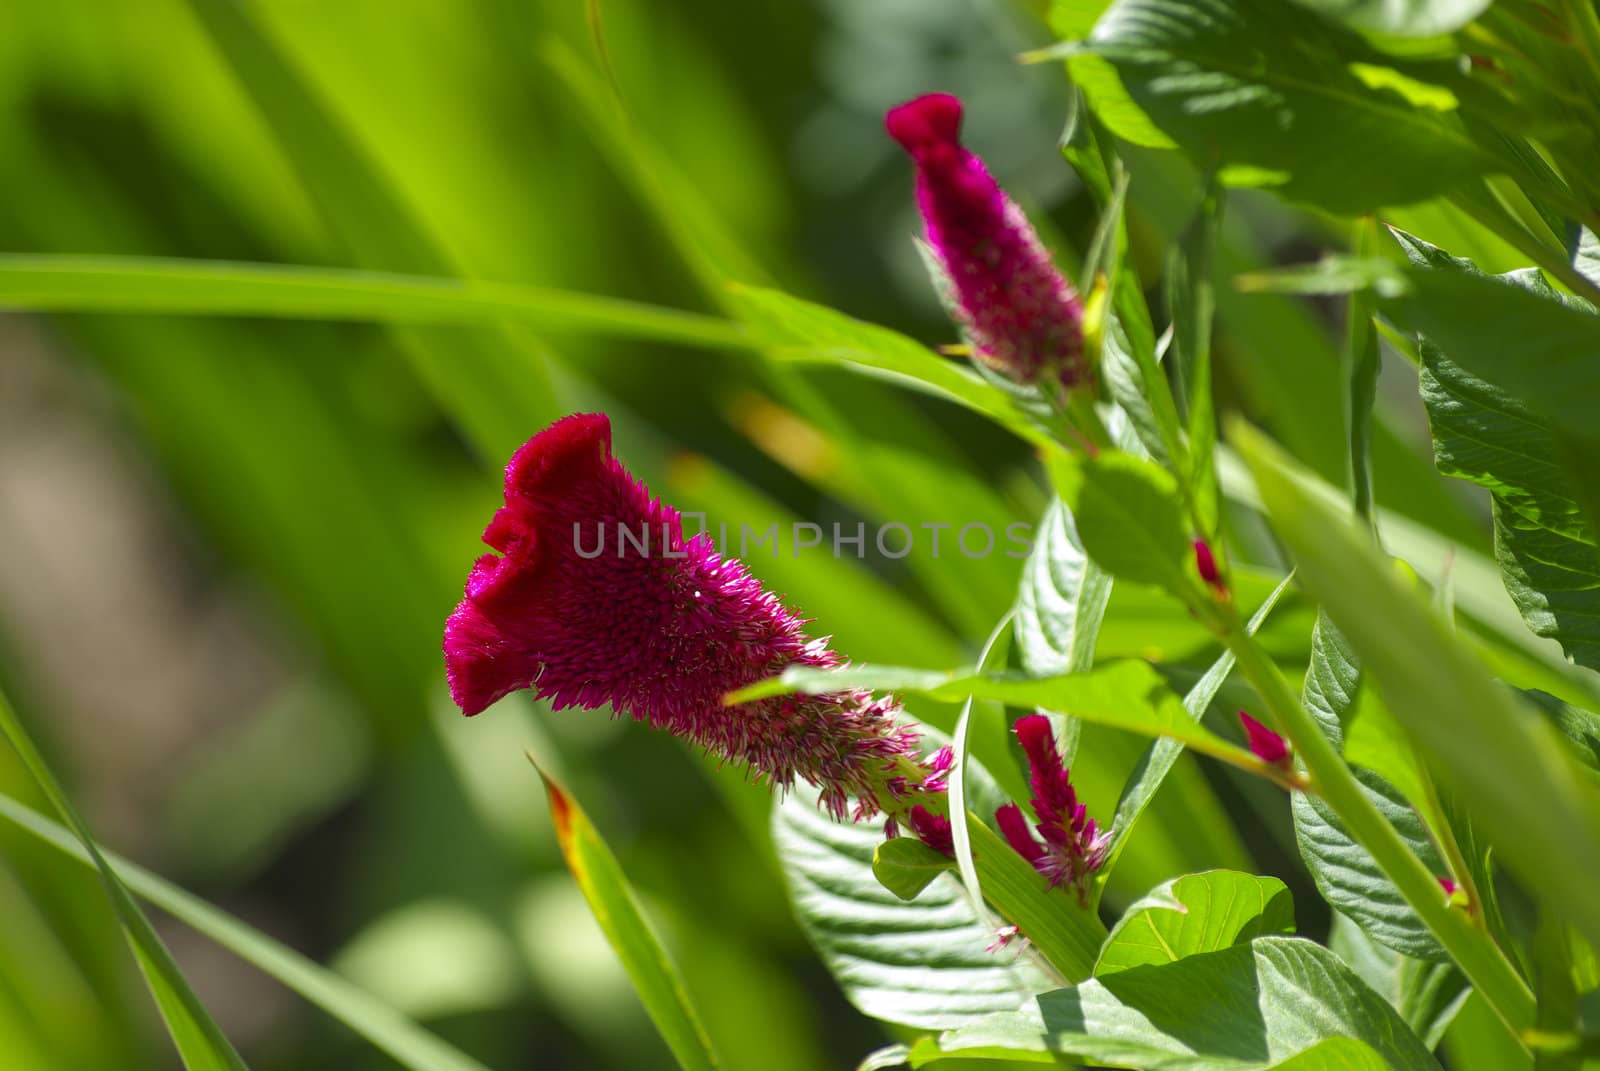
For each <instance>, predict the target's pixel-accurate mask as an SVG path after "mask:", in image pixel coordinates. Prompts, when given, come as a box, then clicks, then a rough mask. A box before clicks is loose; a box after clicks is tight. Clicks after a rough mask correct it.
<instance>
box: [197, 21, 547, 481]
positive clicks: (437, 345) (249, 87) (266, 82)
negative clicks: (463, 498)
mask: <svg viewBox="0 0 1600 1071" xmlns="http://www.w3.org/2000/svg"><path fill="white" fill-rule="evenodd" d="M187 6H188V8H189V10H190V11H191V12H192V13H193V15H194V17H195V19H196V21H197V22H198V23H199V24H200V25H201V27H202V28H203V29H204V30H205V32H206V33H207V34H208V35H209V37H210V38H211V41H212V43H213V44H214V45H215V46H216V48H217V50H218V51H219V52H220V53H221V54H222V56H223V57H224V58H225V59H226V60H227V62H228V63H229V65H230V66H231V67H232V68H233V71H234V74H235V75H236V76H237V77H238V79H239V83H240V85H241V86H242V87H243V89H244V90H245V92H246V93H247V94H248V95H249V96H250V98H251V99H252V100H253V101H254V102H255V104H256V107H257V108H258V109H259V110H260V112H261V115H262V118H263V119H265V120H266V123H267V125H268V126H269V127H270V128H271V129H272V131H273V134H274V135H275V136H276V138H277V141H278V143H279V146H280V147H281V148H282V150H283V152H284V155H285V156H286V157H287V158H288V160H289V162H290V164H291V165H292V166H293V167H294V169H295V171H296V172H297V173H298V174H299V176H300V180H301V182H302V183H303V184H304V185H305V187H306V190H307V192H308V193H310V195H311V198H312V200H313V201H314V202H315V203H316V204H317V206H318V208H319V209H320V212H321V215H322V217H323V220H324V222H325V223H326V224H327V226H328V229H329V231H330V233H332V234H333V235H334V236H335V237H336V238H337V239H338V240H339V242H340V243H341V244H342V245H343V246H344V247H345V248H346V249H347V250H348V252H349V254H350V255H351V256H352V257H354V259H355V260H356V261H357V262H358V263H360V264H362V265H364V266H367V267H372V268H380V269H384V270H387V271H407V272H417V273H420V274H427V275H444V276H450V275H459V274H463V273H462V272H460V271H458V270H456V269H457V265H455V264H453V263H452V262H451V259H450V257H449V256H448V255H447V254H446V253H445V252H444V250H443V246H442V244H441V243H440V242H439V241H438V239H437V238H436V237H435V236H434V235H432V234H430V233H428V231H427V229H426V228H425V226H424V225H423V224H422V223H421V221H420V220H418V219H417V217H416V215H415V214H414V213H413V212H412V211H411V210H410V208H409V207H408V206H407V205H406V203H405V201H404V200H403V199H402V197H401V196H400V195H399V194H398V193H397V192H396V191H395V190H394V189H393V187H392V185H391V183H390V182H389V181H388V179H387V178H386V177H385V176H384V175H383V174H382V172H381V171H380V170H379V169H378V167H377V166H376V165H375V164H374V163H373V161H372V160H371V159H370V158H369V157H368V155H367V154H366V153H365V152H363V151H362V149H361V148H360V146H359V145H358V144H357V142H356V141H355V139H354V138H352V137H351V136H350V133H349V132H348V131H347V130H346V129H345V128H344V126H343V124H342V123H341V122H340V121H339V119H338V118H337V117H336V116H335V115H334V114H333V112H332V110H331V109H330V108H328V107H327V106H326V104H325V103H324V102H323V101H322V100H321V99H320V98H319V97H318V95H317V93H316V91H315V90H314V89H313V88H312V87H311V86H310V85H309V84H308V82H307V81H306V80H305V79H304V78H303V77H302V76H301V74H300V72H299V71H297V70H296V69H295V67H294V65H293V63H292V61H291V59H290V57H289V56H287V55H285V54H284V52H283V51H282V50H281V49H280V47H279V45H278V43H277V42H276V41H274V40H273V39H272V37H271V35H270V34H269V33H268V31H267V30H266V29H265V27H263V26H262V24H261V22H260V20H259V17H258V16H257V15H256V13H255V12H253V11H252V10H251V8H250V6H249V5H246V4H240V3H236V2H234V0H187ZM399 337H400V339H401V341H402V342H404V343H405V344H406V345H405V350H406V352H407V353H408V355H409V356H410V357H411V359H412V361H413V363H414V364H415V366H416V369H417V372H418V375H419V376H420V377H421V379H422V381H423V382H424V383H426V384H427V385H428V388H429V390H431V391H432V392H433V393H434V395H435V396H436V397H437V398H438V399H439V402H440V404H441V405H443V406H444V408H445V409H446V410H448V411H449V413H450V414H451V416H452V417H454V418H455V419H456V420H458V421H459V422H460V423H461V425H462V427H463V428H465V429H467V430H468V432H469V433H470V434H471V436H472V438H473V440H474V442H475V444H476V445H477V447H478V448H479V450H480V452H481V453H482V454H483V456H484V457H485V458H488V459H492V460H493V461H495V462H496V463H498V462H499V460H500V459H501V458H503V457H505V456H506V455H508V454H509V453H510V452H511V450H512V449H513V448H514V447H515V446H517V444H519V443H521V442H522V441H523V440H524V439H526V438H527V437H528V432H529V430H530V429H531V428H535V427H539V426H540V425H543V424H546V423H549V422H550V421H551V420H553V419H554V418H555V417H556V416H558V415H559V412H558V410H559V404H558V400H557V399H556V397H555V393H554V389H553V387H552V386H551V384H550V382H549V378H548V370H547V368H546V367H545V359H544V358H545V355H544V354H543V352H542V351H538V350H533V349H530V347H529V346H528V345H527V344H526V342H525V340H524V339H523V338H521V337H520V336H517V335H513V334H512V333H510V332H508V331H504V330H501V331H497V332H495V333H494V334H491V335H480V334H474V333H464V332H459V331H452V330H449V329H445V328H437V327H411V328H407V329H405V330H403V331H401V332H400V334H399ZM463 369H466V370H468V372H469V373H470V374H463Z"/></svg>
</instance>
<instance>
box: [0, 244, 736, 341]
mask: <svg viewBox="0 0 1600 1071" xmlns="http://www.w3.org/2000/svg"><path fill="white" fill-rule="evenodd" d="M0 306H6V307H8V308H14V309H34V310H39V311H50V312H141V313H153V314H161V315H179V316H270V317H285V318H291V319H310V320H373V321H377V322H380V323H467V324H471V323H476V324H493V323H495V322H498V321H505V320H521V321H526V322H528V323H530V324H534V325H536V326H539V327H546V328H556V329H564V330H572V331H589V332H595V333H599V334H614V335H620V336H622V337H625V338H646V339H653V340H656V341H664V342H681V343H688V344H692V345H701V346H719V347H725V346H733V347H739V346H748V345H749V340H748V339H747V338H746V337H745V336H744V333H743V332H742V331H740V330H739V327H738V325H737V324H733V323H729V322H727V321H724V320H717V319H715V318H713V317H709V316H701V315H698V314H696V313H691V312H681V311H679V310H677V309H666V308H659V307H656V306H651V305H643V304H639V303H637V302H631V301H622V300H619V299H617V298H610V297H603V296H599V295H595V294H579V293H574V292H571V291H566V290H552V289H549V288H546V287H536V286H520V285H508V284H504V283H486V282H478V281H474V280H466V279H450V278H442V277H439V276H429V275H398V274H394V273H391V272H375V271H350V270H347V269H338V268H314V267H303V266H300V265H288V264H247V263H240V262H236V261H220V260H180V259H173V258H166V257H84V256H63V255H55V254H28V253H8V254H3V255H0Z"/></svg>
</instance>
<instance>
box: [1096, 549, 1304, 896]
mask: <svg viewBox="0 0 1600 1071" xmlns="http://www.w3.org/2000/svg"><path fill="white" fill-rule="evenodd" d="M1290 579H1291V578H1290V577H1287V576H1286V577H1284V578H1283V579H1282V580H1281V581H1279V583H1278V586H1277V587H1275V588H1273V589H1272V593H1271V594H1270V595H1268V596H1267V597H1266V599H1264V600H1263V601H1262V603H1261V605H1260V606H1259V607H1257V608H1256V612H1255V613H1254V614H1251V615H1250V620H1249V622H1248V623H1247V624H1246V625H1245V631H1246V632H1247V633H1249V634H1250V635H1252V636H1253V635H1255V634H1256V630H1258V629H1259V628H1260V627H1261V624H1262V622H1264V621H1265V620H1266V619H1267V615H1268V614H1270V613H1271V612H1272V608H1273V607H1274V606H1276V605H1277V604H1278V599H1279V598H1280V597H1282V595H1283V593H1284V592H1285V591H1286V590H1288V587H1289V580H1290ZM1233 665H1234V657H1233V652H1232V651H1223V652H1222V654H1220V655H1218V656H1217V660H1216V661H1215V662H1213V663H1212V664H1211V667H1210V668H1209V669H1207V670H1206V671H1205V673H1204V674H1202V675H1201V677H1200V679H1199V680H1197V681H1195V683H1194V686H1193V687H1192V688H1190V689H1189V691H1188V692H1187V693H1186V694H1185V695H1184V697H1183V709H1184V710H1185V711H1186V712H1187V713H1188V715H1189V717H1191V718H1193V719H1194V720H1195V721H1196V722H1198V721H1200V719H1201V718H1204V717H1205V714H1206V711H1207V710H1208V709H1209V708H1210V707H1211V701H1212V700H1213V699H1215V698H1216V697H1217V693H1218V692H1219V691H1221V690H1222V685H1223V683H1224V682H1225V681H1227V679H1228V674H1229V673H1231V672H1233ZM1182 754H1183V744H1182V742H1181V741H1178V740H1175V739H1172V738H1170V737H1162V738H1161V739H1159V740H1156V741H1155V742H1154V743H1152V744H1151V745H1150V747H1149V749H1148V750H1146V751H1145V754H1144V757H1143V758H1142V759H1141V760H1140V762H1139V765H1138V766H1136V767H1134V771H1133V774H1132V775H1131V776H1130V777H1129V778H1128V783H1127V784H1126V785H1124V786H1123V788H1122V796H1121V798H1120V799H1118V800H1117V813H1116V816H1115V818H1113V819H1112V822H1111V828H1110V836H1111V848H1110V851H1109V852H1108V854H1107V856H1106V860H1107V861H1106V867H1107V869H1110V868H1111V867H1113V866H1115V865H1116V860H1117V856H1118V855H1119V854H1121V852H1122V849H1123V848H1124V847H1126V845H1127V840H1128V835H1129V834H1130V833H1132V832H1133V828H1134V825H1135V823H1137V822H1138V820H1139V816H1140V815H1142V814H1143V813H1144V811H1145V808H1146V807H1148V806H1149V805H1150V801H1151V800H1153V799H1155V795H1156V791H1157V790H1158V789H1159V788H1160V787H1161V783H1162V782H1163V781H1165V780H1166V778H1167V774H1169V773H1170V772H1171V771H1172V768H1173V766H1174V765H1176V764H1177V761H1178V757H1179V756H1180V755H1182Z"/></svg>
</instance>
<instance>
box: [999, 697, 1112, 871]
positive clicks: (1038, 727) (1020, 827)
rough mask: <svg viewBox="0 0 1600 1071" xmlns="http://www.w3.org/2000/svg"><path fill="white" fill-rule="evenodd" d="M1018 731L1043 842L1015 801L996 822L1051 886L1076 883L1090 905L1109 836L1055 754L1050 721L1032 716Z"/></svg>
mask: <svg viewBox="0 0 1600 1071" xmlns="http://www.w3.org/2000/svg"><path fill="white" fill-rule="evenodd" d="M1014 731H1015V732H1016V734H1017V739H1018V740H1019V741H1021V742H1022V750H1023V751H1024V752H1025V753H1026V754H1027V756H1028V774H1029V784H1030V785H1031V786H1032V788H1033V796H1034V798H1033V813H1034V814H1035V815H1037V816H1038V818H1039V821H1038V823H1037V824H1036V825H1035V826H1034V827H1033V828H1034V830H1037V831H1038V833H1039V836H1040V837H1042V838H1043V839H1044V843H1042V844H1041V843H1040V842H1039V841H1037V840H1035V839H1034V836H1033V831H1032V830H1029V828H1028V822H1027V819H1026V818H1024V817H1023V814H1022V808H1020V807H1018V806H1017V805H1016V804H1014V803H1008V804H1006V805H1005V806H1004V807H1001V808H1000V809H999V810H997V811H996V812H995V821H996V822H997V823H998V824H999V826H1000V832H1001V833H1002V834H1004V836H1005V838H1006V841H1007V842H1008V843H1009V844H1010V845H1011V847H1012V848H1013V849H1014V850H1015V851H1016V853H1017V854H1018V855H1020V856H1022V858H1024V859H1026V860H1027V861H1028V862H1029V863H1031V864H1033V868H1034V869H1035V870H1037V871H1038V872H1039V873H1041V874H1043V875H1044V876H1045V877H1046V878H1047V879H1049V882H1050V885H1051V887H1052V888H1054V887H1055V886H1057V885H1071V886H1073V887H1074V888H1076V889H1077V891H1078V899H1079V900H1080V901H1081V902H1084V903H1087V902H1088V898H1089V877H1090V875H1092V874H1093V873H1094V872H1095V871H1096V870H1098V869H1100V866H1101V865H1102V864H1103V863H1104V862H1105V861H1106V853H1107V852H1109V851H1110V848H1111V842H1110V837H1109V836H1108V835H1107V834H1105V833H1102V832H1100V830H1099V829H1098V827H1097V826H1096V824H1095V820H1094V819H1093V818H1090V817H1088V814H1087V808H1086V807H1085V806H1084V805H1083V804H1081V803H1079V802H1078V796H1077V793H1075V792H1074V791H1073V790H1072V780H1071V775H1070V772H1069V771H1068V770H1067V769H1066V767H1065V766H1064V765H1063V764H1062V761H1061V752H1060V751H1058V750H1056V741H1055V736H1054V734H1053V733H1051V731H1050V719H1049V718H1047V717H1045V716H1044V715H1042V714H1029V715H1027V716H1026V717H1022V718H1018V719H1017V723H1016V725H1015V726H1014Z"/></svg>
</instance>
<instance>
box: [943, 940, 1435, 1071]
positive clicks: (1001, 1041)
mask: <svg viewBox="0 0 1600 1071" xmlns="http://www.w3.org/2000/svg"><path fill="white" fill-rule="evenodd" d="M1333 1039H1343V1041H1342V1043H1340V1044H1337V1045H1332V1046H1331V1047H1320V1046H1324V1045H1325V1044H1326V1043H1328V1042H1330V1041H1331V1040H1333ZM1354 1042H1360V1043H1361V1044H1360V1045H1359V1046H1357V1047H1355V1048H1352V1047H1351V1045H1352V1043H1354ZM920 1048H921V1049H922V1051H924V1052H928V1051H930V1050H932V1051H937V1052H939V1053H945V1054H957V1055H962V1056H973V1055H993V1056H1000V1055H1002V1054H1004V1053H1008V1052H1026V1051H1033V1052H1049V1053H1055V1054H1062V1055H1067V1056H1069V1057H1072V1058H1075V1059H1077V1060H1079V1061H1082V1062H1089V1063H1101V1064H1111V1065H1115V1066H1123V1067H1139V1068H1145V1069H1149V1071H1265V1069H1267V1068H1279V1067H1285V1066H1287V1067H1293V1068H1295V1069H1296V1071H1312V1069H1313V1068H1315V1069H1319V1071H1335V1069H1338V1071H1348V1069H1349V1068H1351V1067H1357V1068H1362V1069H1366V1068H1372V1069H1374V1071H1376V1069H1378V1068H1385V1069H1387V1071H1437V1069H1438V1066H1439V1065H1438V1064H1437V1063H1436V1062H1435V1061H1434V1059H1433V1057H1432V1056H1430V1055H1429V1054H1428V1050H1427V1049H1426V1048H1425V1047H1423V1044H1422V1042H1421V1041H1420V1040H1418V1038H1417V1036H1416V1035H1415V1034H1413V1033H1412V1032H1411V1029H1410V1028H1409V1027H1407V1026H1406V1024H1405V1023H1404V1022H1403V1021H1402V1020H1401V1019H1400V1016H1399V1015H1398V1014H1397V1013H1396V1012H1395V1010H1394V1009H1393V1008H1391V1007H1390V1006H1389V1005H1388V1004H1387V1003H1386V1002H1385V1001H1384V1000H1383V998H1382V997H1380V996H1378V995H1377V994H1376V993H1374V992H1373V991H1372V990H1371V989H1369V988H1368V987H1367V986H1366V985H1365V984H1364V983H1363V982H1362V981H1361V980H1360V979H1359V978H1357V977H1356V976H1355V975H1354V974H1353V973H1352V972H1351V971H1350V969H1349V968H1348V967H1346V966H1345V965H1344V964H1343V963H1341V962H1340V961H1339V958H1338V957H1337V956H1335V955H1334V954H1333V953H1331V952H1329V951H1328V950H1327V949H1325V948H1322V947H1321V946H1319V945H1315V944H1313V943H1311V942H1310V941H1304V940H1299V939H1296V938H1289V937H1261V938H1257V939H1256V940H1255V941H1252V942H1251V943H1249V944H1245V945H1234V946H1233V947H1231V948H1226V949H1223V950H1221V951H1218V952H1211V953H1207V954H1204V955H1196V956H1189V957H1187V958H1184V959H1180V960H1178V961H1176V962H1174V963H1168V964H1164V965H1161V966H1150V967H1139V968H1135V969H1133V970H1126V971H1118V972H1116V973H1114V974H1109V975H1106V976H1105V977H1102V978H1096V979H1094V980H1093V981H1090V982H1085V983H1083V984H1081V985H1078V986H1075V987H1073V988H1071V989H1061V990H1056V991H1055V992H1052V993H1046V994H1044V995H1043V996H1041V997H1039V998H1037V1000H1036V1001H1035V1002H1034V1004H1033V1005H1032V1006H1030V1007H1027V1008H1024V1009H1023V1010H1022V1011H1020V1012H1017V1013H1014V1014H1011V1015H995V1016H990V1017H988V1018H986V1019H985V1020H983V1021H982V1022H980V1023H976V1024H974V1025H972V1026H969V1027H966V1028H963V1029H960V1030H956V1031H954V1032H952V1033H949V1034H945V1035H943V1036H941V1037H940V1038H939V1039H938V1040H937V1042H936V1048H935V1045H922V1046H920ZM1362 1048H1366V1049H1369V1050H1370V1051H1371V1052H1372V1053H1374V1054H1375V1057H1374V1056H1369V1055H1368V1054H1367V1053H1366V1052H1362V1051H1361V1050H1362ZM914 1052H915V1050H914ZM1295 1057H1300V1059H1299V1060H1298V1061H1296V1062H1290V1061H1293V1060H1294V1058H1295Z"/></svg>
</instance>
